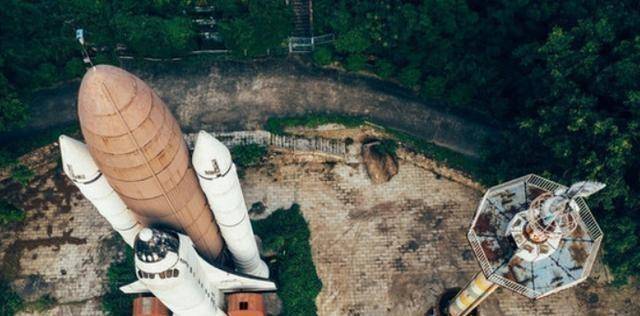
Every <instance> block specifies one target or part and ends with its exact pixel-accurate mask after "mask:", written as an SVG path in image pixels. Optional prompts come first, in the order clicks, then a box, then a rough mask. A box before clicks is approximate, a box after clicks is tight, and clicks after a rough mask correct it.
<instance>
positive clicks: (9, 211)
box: [0, 201, 26, 226]
mask: <svg viewBox="0 0 640 316" xmlns="http://www.w3.org/2000/svg"><path fill="white" fill-rule="evenodd" d="M25 217H26V214H25V212H24V211H23V210H21V209H19V208H17V207H15V206H14V205H13V204H11V203H8V202H6V201H0V226H4V225H8V224H11V223H16V222H22V221H23V220H24V219H25Z"/></svg>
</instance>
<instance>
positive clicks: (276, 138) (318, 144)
mask: <svg viewBox="0 0 640 316" xmlns="http://www.w3.org/2000/svg"><path fill="white" fill-rule="evenodd" d="M211 134H212V135H214V136H215V137H216V138H217V139H218V140H220V141H221V142H222V143H223V144H225V145H226V146H227V147H234V146H238V145H249V144H256V145H262V146H270V147H275V148H281V149H288V150H293V151H302V152H321V153H324V154H328V155H333V156H340V157H345V156H346V154H347V145H346V143H345V142H344V141H342V140H338V139H328V138H321V137H313V138H308V137H300V136H293V135H276V134H272V133H270V132H268V131H239V132H219V133H216V132H214V133H211ZM196 137H197V134H195V133H193V134H187V135H185V141H186V142H187V145H188V146H189V148H191V149H193V144H194V142H195V139H196Z"/></svg>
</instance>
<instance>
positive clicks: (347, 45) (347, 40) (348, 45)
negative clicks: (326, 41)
mask: <svg viewBox="0 0 640 316" xmlns="http://www.w3.org/2000/svg"><path fill="white" fill-rule="evenodd" d="M335 45H336V50H338V51H339V52H343V53H361V52H363V51H365V50H366V49H367V48H369V46H370V45H371V43H370V42H369V38H367V35H366V33H365V31H363V30H360V29H352V30H350V31H348V32H347V33H345V34H343V35H340V36H338V39H337V40H336V42H335Z"/></svg>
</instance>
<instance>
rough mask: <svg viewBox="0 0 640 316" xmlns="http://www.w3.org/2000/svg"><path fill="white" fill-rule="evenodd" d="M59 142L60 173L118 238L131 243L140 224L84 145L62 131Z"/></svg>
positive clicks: (130, 244) (139, 228)
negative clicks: (105, 221)
mask: <svg viewBox="0 0 640 316" xmlns="http://www.w3.org/2000/svg"><path fill="white" fill-rule="evenodd" d="M59 143H60V155H61V156H62V169H63V170H64V173H65V174H66V175H67V177H69V179H71V181H72V182H73V184H75V185H76V187H78V189H79V190H80V192H81V193H82V195H84V197H86V198H87V200H89V201H90V202H91V204H93V206H95V208H96V209H97V210H98V212H99V213H100V215H102V216H103V217H104V218H105V219H106V220H107V221H108V222H109V224H111V226H112V227H113V229H115V230H116V231H117V232H118V233H119V234H120V235H121V236H122V239H124V241H125V242H126V243H127V244H128V245H129V246H133V240H134V239H135V236H136V235H137V234H138V232H139V231H140V230H141V229H142V226H141V225H140V223H139V222H138V221H137V220H136V218H135V217H134V215H133V212H131V210H129V209H128V208H127V206H126V205H125V204H124V202H123V201H122V199H121V198H120V196H118V194H117V193H116V192H115V191H114V190H113V188H112V187H111V185H110V184H109V182H107V179H106V178H105V177H104V176H102V174H101V173H100V170H99V169H98V166H97V165H96V163H95V161H94V160H93V158H92V157H91V155H90V154H89V150H88V149H87V146H86V145H85V144H84V143H82V142H80V141H78V140H75V139H73V138H71V137H68V136H65V135H61V136H60V139H59Z"/></svg>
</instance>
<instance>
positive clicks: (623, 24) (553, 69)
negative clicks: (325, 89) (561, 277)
mask: <svg viewBox="0 0 640 316" xmlns="http://www.w3.org/2000/svg"><path fill="white" fill-rule="evenodd" d="M314 14H315V21H316V29H317V30H319V31H321V32H334V33H335V34H336V35H337V40H336V42H335V47H334V49H332V50H326V51H316V57H317V60H318V62H324V63H326V62H327V57H326V56H327V55H330V56H332V58H333V59H334V60H337V61H339V62H340V63H342V64H343V65H344V66H345V68H347V69H351V70H360V69H365V70H369V71H372V72H375V73H377V74H378V75H379V76H381V77H387V78H392V79H394V80H397V81H398V82H399V83H401V84H402V85H404V86H406V87H408V88H411V89H414V90H415V91H416V92H417V93H418V94H419V95H421V96H423V97H424V98H425V99H439V100H444V101H447V102H446V104H448V107H449V108H450V109H451V110H460V111H462V112H466V113H476V114H478V115H479V116H480V117H481V118H483V119H484V120H486V121H488V122H492V123H493V124H495V125H497V126H500V127H502V128H504V129H505V132H504V133H503V134H502V135H501V137H500V138H499V139H494V140H492V142H491V143H489V144H487V146H486V154H485V157H484V158H485V159H484V161H483V164H484V166H483V168H486V170H487V175H489V176H488V178H487V179H485V180H486V182H487V183H489V184H491V183H497V182H499V181H503V180H507V179H509V178H513V177H516V176H520V175H523V174H526V173H530V172H535V173H540V174H544V175H546V176H548V177H551V178H553V179H554V180H557V181H560V182H562V183H569V182H570V181H576V180H583V179H595V180H598V181H603V182H605V183H606V184H607V188H606V190H605V191H603V192H601V193H598V194H597V195H595V196H593V197H592V198H590V205H591V206H592V208H593V209H594V211H595V213H596V215H597V218H598V219H599V222H600V225H601V226H602V227H603V228H604V230H605V244H604V250H605V260H606V262H607V263H609V266H610V267H611V268H612V270H613V272H614V274H615V275H616V276H617V277H618V280H619V281H621V282H624V280H625V276H628V275H638V274H639V273H640V244H639V243H638V227H637V226H638V223H640V218H639V217H640V212H639V211H640V195H639V193H640V192H639V190H640V183H639V182H640V158H639V157H640V150H639V149H638V148H639V147H638V146H639V145H640V144H639V140H640V138H639V137H640V126H639V124H640V107H639V106H640V84H639V80H640V63H639V62H640V4H639V3H638V2H636V1H572V0H569V1H527V0H518V1H512V0H503V1H500V0H499V1H481V0H474V1H463V0H448V1H447V0H424V1H397V0H385V1H368V0H355V1H354V0H317V1H314Z"/></svg>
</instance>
